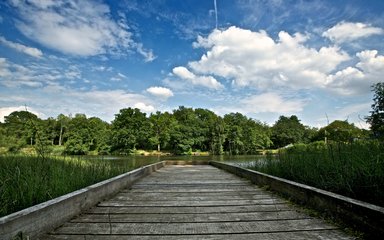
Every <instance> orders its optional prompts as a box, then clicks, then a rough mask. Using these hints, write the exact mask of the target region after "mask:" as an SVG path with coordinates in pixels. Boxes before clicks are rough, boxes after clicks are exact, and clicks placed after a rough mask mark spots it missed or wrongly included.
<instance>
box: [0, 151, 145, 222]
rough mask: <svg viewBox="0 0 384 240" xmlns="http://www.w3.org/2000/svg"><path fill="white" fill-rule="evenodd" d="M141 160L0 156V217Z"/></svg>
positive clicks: (82, 185)
mask: <svg viewBox="0 0 384 240" xmlns="http://www.w3.org/2000/svg"><path fill="white" fill-rule="evenodd" d="M143 164H146V163H144V162H142V163H140V162H135V164H132V162H129V161H126V162H125V164H122V163H119V164H116V163H115V162H113V161H107V160H95V159H93V160H87V159H82V158H62V157H60V158H59V157H49V158H40V157H34V156H0V217H1V216H4V215H8V214H10V213H13V212H16V211H19V210H21V209H24V208H27V207H30V206H33V205H36V204H38V203H41V202H44V201H47V200H50V199H52V198H55V197H58V196H61V195H64V194H66V193H69V192H72V191H75V190H78V189H80V188H83V187H86V186H88V185H91V184H94V183H97V182H100V181H102V180H105V179H108V178H111V177H113V176H116V175H119V174H121V173H124V172H126V171H129V170H131V169H133V168H135V167H140V166H142V165H143Z"/></svg>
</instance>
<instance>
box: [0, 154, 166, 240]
mask: <svg viewBox="0 0 384 240" xmlns="http://www.w3.org/2000/svg"><path fill="white" fill-rule="evenodd" d="M165 165H166V162H164V161H163V162H158V163H154V164H151V165H147V166H144V167H141V168H138V169H135V170H133V171H130V172H127V173H124V174H121V175H119V176H116V177H113V178H110V179H107V180H105V181H102V182H99V183H96V184H94V185H91V186H88V187H86V188H83V189H80V190H77V191H75V192H72V193H68V194H66V195H63V196H60V197H58V198H55V199H52V200H49V201H47V202H44V203H41V204H38V205H35V206H32V207H29V208H26V209H24V210H21V211H19V212H16V213H12V214H10V215H8V216H4V217H2V218H0V239H4V240H8V239H12V238H13V237H15V236H16V235H18V234H19V233H20V232H21V233H22V235H23V237H26V238H28V237H29V238H28V239H33V238H34V237H36V236H38V235H39V234H41V233H44V232H48V231H50V230H52V229H53V228H55V227H57V226H59V225H60V224H62V223H64V222H66V221H68V220H70V219H71V218H73V217H74V216H76V215H78V214H80V213H81V212H82V211H84V210H86V209H88V208H90V207H92V206H94V205H96V204H97V203H98V202H100V201H102V200H103V199H106V198H108V197H110V196H112V195H114V194H116V193H117V192H119V191H120V190H121V189H123V188H126V187H128V186H130V185H132V184H133V183H134V182H135V181H137V180H138V179H140V178H142V177H145V176H147V175H149V174H150V173H152V172H154V171H156V170H158V169H160V168H162V167H164V166H165ZM23 239H24V238H23Z"/></svg>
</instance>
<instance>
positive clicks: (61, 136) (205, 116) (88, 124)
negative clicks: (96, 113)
mask: <svg viewBox="0 0 384 240" xmlns="http://www.w3.org/2000/svg"><path fill="white" fill-rule="evenodd" d="M369 134H370V132H369V131H367V130H362V129H359V128H357V127H356V126H354V125H353V124H351V123H348V122H347V121H341V120H336V121H334V122H332V123H330V124H329V125H328V126H326V127H324V128H321V129H316V128H312V127H309V126H305V125H303V124H302V123H301V121H300V120H299V119H298V117H297V116H295V115H292V116H280V117H279V119H278V120H277V121H276V122H275V124H274V125H273V126H268V125H267V124H266V123H262V122H260V121H258V120H255V119H252V118H249V117H247V116H245V115H243V114H241V113H229V114H226V115H224V116H223V117H221V116H218V115H216V114H215V113H214V112H212V111H210V110H207V109H202V108H196V109H193V108H187V107H184V106H180V107H179V108H178V109H176V110H173V111H172V112H171V113H170V112H156V113H152V114H149V115H147V114H146V113H144V112H141V111H140V110H139V109H137V108H124V109H121V110H120V111H119V113H117V114H116V115H115V118H114V120H113V121H112V122H111V123H107V122H105V121H103V120H101V119H100V118H97V117H87V116H86V115H85V114H76V115H74V116H65V115H63V114H60V115H59V116H57V117H56V118H48V119H44V120H43V119H40V118H38V117H37V116H36V115H35V114H33V113H31V112H28V111H15V112H13V113H11V114H10V115H8V116H6V117H5V119H4V123H0V147H2V148H3V149H7V151H9V152H17V151H18V150H20V149H21V148H24V147H28V146H34V147H41V148H44V149H48V148H47V147H49V146H56V147H58V146H61V148H62V149H63V151H64V153H66V154H88V153H94V154H130V153H132V152H134V151H135V150H136V149H145V150H157V151H168V152H172V153H175V154H190V153H192V152H195V151H208V152H210V153H211V154H224V153H228V154H256V153H259V151H260V150H263V149H271V148H280V147H284V146H287V145H289V144H296V143H310V142H313V141H324V140H326V141H344V142H348V141H353V140H354V139H361V138H367V137H368V136H369Z"/></svg>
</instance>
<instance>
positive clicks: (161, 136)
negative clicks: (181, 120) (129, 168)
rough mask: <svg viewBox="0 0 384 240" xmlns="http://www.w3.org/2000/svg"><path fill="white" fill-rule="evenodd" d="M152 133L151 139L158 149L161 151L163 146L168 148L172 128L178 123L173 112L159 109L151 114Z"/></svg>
mask: <svg viewBox="0 0 384 240" xmlns="http://www.w3.org/2000/svg"><path fill="white" fill-rule="evenodd" d="M149 121H150V124H151V128H152V133H151V136H150V138H149V141H150V143H151V144H152V145H156V146H157V151H161V146H163V148H166V147H167V145H168V144H169V141H170V139H171V130H172V129H173V128H174V127H175V125H176V120H175V119H174V117H173V116H172V114H170V113H168V112H165V113H161V112H159V111H157V112H156V113H155V114H151V115H150V116H149Z"/></svg>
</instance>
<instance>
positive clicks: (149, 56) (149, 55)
mask: <svg viewBox="0 0 384 240" xmlns="http://www.w3.org/2000/svg"><path fill="white" fill-rule="evenodd" d="M135 45H136V50H137V52H138V53H139V54H141V55H142V56H143V57H144V61H145V62H152V61H153V60H155V59H156V58H157V57H156V56H155V55H154V54H153V51H152V50H147V49H144V48H143V44H141V43H138V44H135Z"/></svg>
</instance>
